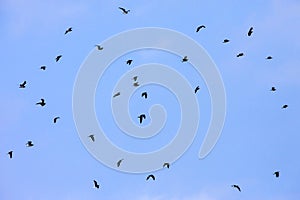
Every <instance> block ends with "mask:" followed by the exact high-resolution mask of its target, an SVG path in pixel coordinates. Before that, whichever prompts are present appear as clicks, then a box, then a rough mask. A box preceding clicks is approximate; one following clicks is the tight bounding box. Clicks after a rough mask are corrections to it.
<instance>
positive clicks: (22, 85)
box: [19, 81, 27, 88]
mask: <svg viewBox="0 0 300 200" xmlns="http://www.w3.org/2000/svg"><path fill="white" fill-rule="evenodd" d="M26 83H27V82H26V81H24V82H23V83H21V84H20V86H19V88H25V87H26V86H25V85H26Z"/></svg>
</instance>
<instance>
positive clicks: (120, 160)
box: [117, 158, 124, 167]
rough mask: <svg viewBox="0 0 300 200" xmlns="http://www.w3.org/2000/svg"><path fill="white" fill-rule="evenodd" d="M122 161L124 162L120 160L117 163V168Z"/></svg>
mask: <svg viewBox="0 0 300 200" xmlns="http://www.w3.org/2000/svg"><path fill="white" fill-rule="evenodd" d="M123 160H124V159H123V158H122V159H121V160H119V161H118V162H117V167H120V165H121V162H122V161H123Z"/></svg>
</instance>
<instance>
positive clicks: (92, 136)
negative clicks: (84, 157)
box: [88, 134, 95, 142]
mask: <svg viewBox="0 0 300 200" xmlns="http://www.w3.org/2000/svg"><path fill="white" fill-rule="evenodd" d="M88 137H89V138H91V140H92V141H93V142H95V136H94V135H93V134H91V135H89V136H88Z"/></svg>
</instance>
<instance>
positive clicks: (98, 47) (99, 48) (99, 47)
mask: <svg viewBox="0 0 300 200" xmlns="http://www.w3.org/2000/svg"><path fill="white" fill-rule="evenodd" d="M95 47H97V49H98V50H99V51H101V50H103V47H101V46H100V45H98V44H96V45H95Z"/></svg>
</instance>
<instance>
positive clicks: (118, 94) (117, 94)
mask: <svg viewBox="0 0 300 200" xmlns="http://www.w3.org/2000/svg"><path fill="white" fill-rule="evenodd" d="M120 94H121V93H120V92H117V93H116V94H114V95H113V98H114V97H117V96H120Z"/></svg>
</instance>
